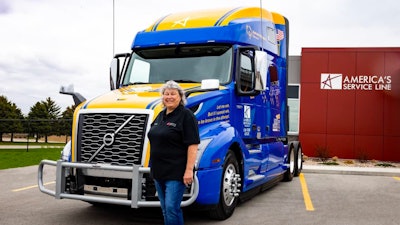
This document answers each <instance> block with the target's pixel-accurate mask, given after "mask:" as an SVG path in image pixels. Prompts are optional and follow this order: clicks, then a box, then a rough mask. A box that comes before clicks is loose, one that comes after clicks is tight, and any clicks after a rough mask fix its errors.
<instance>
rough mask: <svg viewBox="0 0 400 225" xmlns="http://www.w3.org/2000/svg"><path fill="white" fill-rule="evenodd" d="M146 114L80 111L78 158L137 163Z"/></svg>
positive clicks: (141, 146)
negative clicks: (81, 112) (89, 112)
mask: <svg viewBox="0 0 400 225" xmlns="http://www.w3.org/2000/svg"><path fill="white" fill-rule="evenodd" d="M147 120H148V115H147V114H126V113H125V114H122V113H93V114H81V115H80V118H79V129H78V143H77V144H78V160H79V161H81V162H90V163H108V164H112V165H121V166H131V165H133V164H137V165H139V164H140V163H141V157H142V150H143V143H144V138H145V129H146V127H147Z"/></svg>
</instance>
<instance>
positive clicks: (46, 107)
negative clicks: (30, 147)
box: [28, 97, 61, 143]
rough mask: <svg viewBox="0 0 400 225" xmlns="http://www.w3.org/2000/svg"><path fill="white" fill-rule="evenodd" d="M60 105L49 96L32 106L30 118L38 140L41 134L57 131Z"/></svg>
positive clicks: (46, 134)
mask: <svg viewBox="0 0 400 225" xmlns="http://www.w3.org/2000/svg"><path fill="white" fill-rule="evenodd" d="M60 109H61V108H60V107H59V106H58V105H57V104H56V103H55V102H54V101H53V100H52V99H51V98H50V97H48V98H47V99H46V100H45V101H41V102H37V103H36V104H35V105H34V106H32V107H31V110H30V112H29V114H28V118H29V120H30V122H31V128H32V132H33V133H34V134H36V142H38V141H39V138H40V137H41V136H44V137H45V142H46V143H47V142H48V140H47V138H48V136H49V135H52V134H55V133H56V129H55V128H56V127H57V126H55V124H56V122H57V119H58V118H59V116H60Z"/></svg>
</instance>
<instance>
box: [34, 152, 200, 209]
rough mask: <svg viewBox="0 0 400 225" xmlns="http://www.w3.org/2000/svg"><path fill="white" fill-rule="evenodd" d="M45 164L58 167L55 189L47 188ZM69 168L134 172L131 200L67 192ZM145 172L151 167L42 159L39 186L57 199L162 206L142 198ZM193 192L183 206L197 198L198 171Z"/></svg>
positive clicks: (133, 205)
mask: <svg viewBox="0 0 400 225" xmlns="http://www.w3.org/2000/svg"><path fill="white" fill-rule="evenodd" d="M45 165H49V166H55V167H56V182H55V185H56V186H55V190H50V189H47V188H46V187H45V186H44V184H43V171H44V166H45ZM67 168H79V169H90V170H112V171H122V172H132V190H131V200H129V199H118V198H111V197H102V196H88V195H80V194H70V193H66V192H65V185H66V181H65V174H66V169H67ZM145 173H150V168H148V167H141V166H139V165H133V166H113V165H105V164H87V163H73V162H66V161H62V160H57V161H53V160H42V161H41V162H40V164H39V167H38V186H39V190H40V191H41V192H43V193H45V194H48V195H51V196H54V197H55V198H56V199H63V198H65V199H76V200H82V201H87V202H98V203H107V204H117V205H125V206H130V207H131V208H140V207H160V202H159V201H144V200H143V199H142V198H141V193H142V183H141V182H138V181H141V180H142V177H143V174H145ZM135 181H136V182H135ZM192 193H193V194H192V195H191V196H190V197H189V198H188V199H186V200H184V201H182V203H181V206H182V207H185V206H189V205H191V204H192V203H193V202H194V201H195V200H196V199H197V196H198V194H199V180H198V178H197V173H196V172H195V175H194V182H193V184H192Z"/></svg>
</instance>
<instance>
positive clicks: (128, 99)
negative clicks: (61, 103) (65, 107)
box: [82, 83, 200, 109]
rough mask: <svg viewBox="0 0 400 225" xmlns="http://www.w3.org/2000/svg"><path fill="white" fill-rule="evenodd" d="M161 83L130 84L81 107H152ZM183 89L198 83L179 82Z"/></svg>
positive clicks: (154, 104)
mask: <svg viewBox="0 0 400 225" xmlns="http://www.w3.org/2000/svg"><path fill="white" fill-rule="evenodd" d="M162 85H163V84H149V85H130V86H126V87H122V88H120V89H117V90H113V91H111V92H108V93H106V94H104V95H100V96H98V97H96V98H93V99H91V100H88V101H87V102H85V103H84V105H83V106H82V109H104V108H140V109H154V108H155V107H157V106H160V103H161V95H160V88H161V87H162ZM180 86H181V87H182V88H183V89H184V90H185V91H187V90H190V89H197V88H199V87H200V84H198V83H196V84H193V83H190V84H180Z"/></svg>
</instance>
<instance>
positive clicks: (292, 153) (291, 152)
mask: <svg viewBox="0 0 400 225" xmlns="http://www.w3.org/2000/svg"><path fill="white" fill-rule="evenodd" d="M289 160H290V162H289V166H290V173H294V160H295V159H294V151H293V149H292V151H290V157H289Z"/></svg>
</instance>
